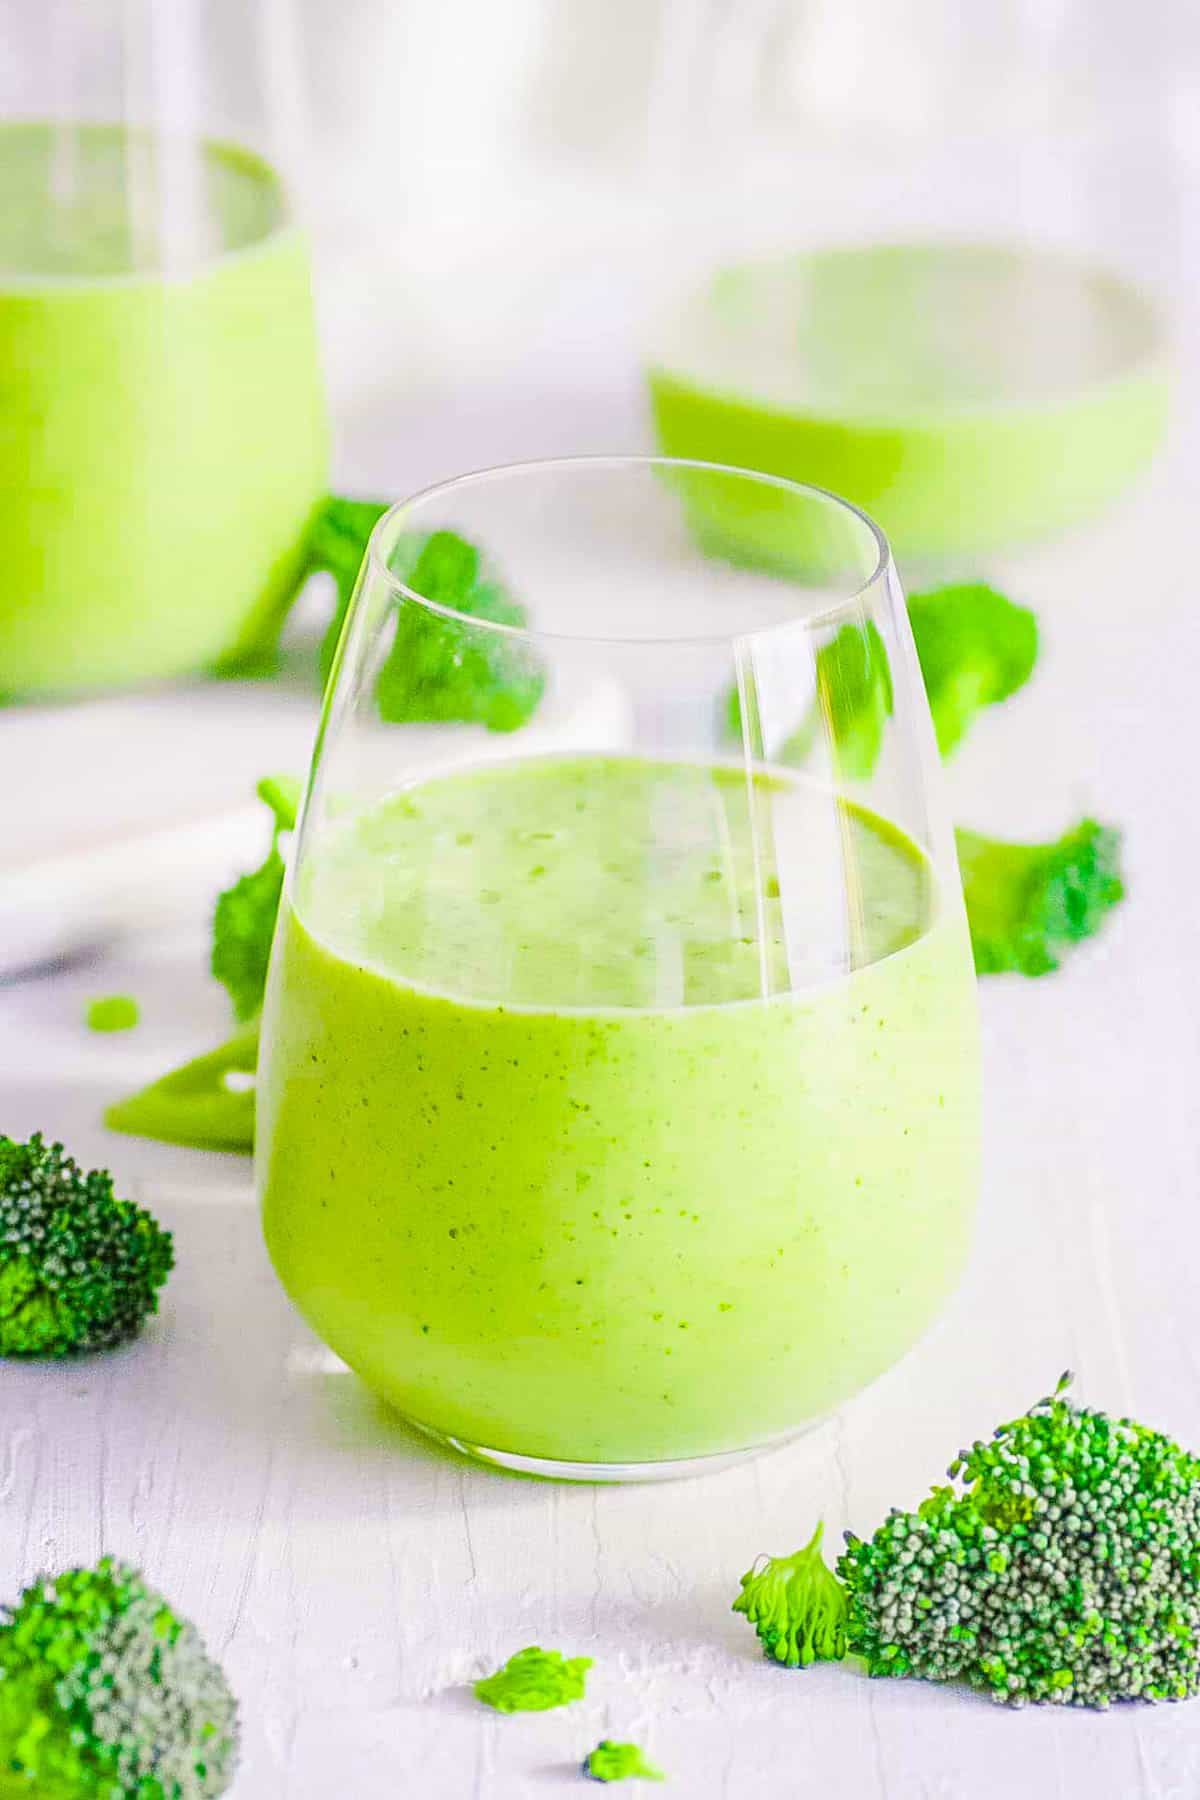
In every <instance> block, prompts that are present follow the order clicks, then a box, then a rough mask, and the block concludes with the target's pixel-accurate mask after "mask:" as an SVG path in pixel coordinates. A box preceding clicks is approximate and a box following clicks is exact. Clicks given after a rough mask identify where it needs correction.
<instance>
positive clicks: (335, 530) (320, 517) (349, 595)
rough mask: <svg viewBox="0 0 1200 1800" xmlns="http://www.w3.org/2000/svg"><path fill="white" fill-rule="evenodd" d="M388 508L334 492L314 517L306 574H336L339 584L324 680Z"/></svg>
mask: <svg viewBox="0 0 1200 1800" xmlns="http://www.w3.org/2000/svg"><path fill="white" fill-rule="evenodd" d="M386 511H387V502H386V501H384V500H344V499H341V498H339V497H338V496H337V495H336V494H331V495H330V496H329V498H328V500H326V502H325V504H324V506H323V507H322V508H321V510H320V511H319V512H318V514H317V516H316V518H315V519H314V521H313V524H312V530H311V533H310V535H309V540H308V564H307V567H306V569H305V574H306V575H316V574H325V575H332V576H333V580H334V585H335V587H336V588H337V606H336V608H335V610H334V614H333V618H332V619H331V620H330V622H329V628H328V630H327V631H326V633H325V637H324V640H323V641H322V644H321V680H322V682H323V683H324V682H327V681H328V680H329V673H330V670H331V669H332V668H333V659H334V656H335V655H336V653H337V647H338V643H339V641H340V639H341V635H342V626H343V625H344V624H345V623H346V614H347V612H348V611H349V610H350V602H351V600H352V599H353V598H354V584H355V582H356V581H357V580H358V571H359V569H360V568H361V567H362V560H363V557H364V556H365V555H366V553H367V543H368V540H369V539H370V536H371V533H372V532H373V531H374V529H375V527H376V525H377V524H378V523H379V521H380V519H382V517H383V515H384V513H385V512H386Z"/></svg>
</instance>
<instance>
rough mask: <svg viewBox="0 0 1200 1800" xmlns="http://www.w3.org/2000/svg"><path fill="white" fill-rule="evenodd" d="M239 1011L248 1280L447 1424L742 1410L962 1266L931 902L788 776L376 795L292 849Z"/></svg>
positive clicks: (960, 1160) (596, 775) (546, 1449)
mask: <svg viewBox="0 0 1200 1800" xmlns="http://www.w3.org/2000/svg"><path fill="white" fill-rule="evenodd" d="M822 834H824V836H825V840H826V841H825V842H822ZM818 866H819V867H820V869H821V870H822V871H823V874H824V877H825V879H824V880H822V879H819V878H818V876H817V874H816V872H815V871H816V870H817V868H818ZM764 995H765V996H767V997H765V998H764ZM264 1046H265V1058H264V1068H263V1071H262V1074H261V1077H260V1090H259V1178H260V1188H261V1195H262V1206H263V1220H264V1229H265V1233H266V1239H267V1244H268V1247H269V1249H270V1253H271V1256H272V1258H273V1261H274V1263H275V1267H276V1269H277V1271H278V1273H279V1275H280V1278H281V1280H282V1281H283V1284H284V1286H285V1287H286V1288H287V1290H288V1292H289V1293H290V1294H291V1295H292V1297H293V1299H294V1300H295V1301H296V1303H297V1305H298V1306H299V1307H300V1309H301V1311H302V1312H303V1313H304V1315H305V1317H306V1318H307V1319H308V1321H309V1322H310V1324H311V1325H312V1326H313V1327H314V1329H315V1330H316V1331H317V1332H318V1333H319V1334H320V1335H321V1336H322V1338H324V1339H325V1341H326V1342H327V1343H328V1344H330V1345H331V1346H332V1347H333V1349H334V1350H336V1351H337V1352H338V1353H339V1354H340V1355H341V1356H342V1357H344V1358H345V1359H346V1361H348V1362H349V1363H350V1364H351V1365H352V1366H353V1367H354V1368H355V1369H356V1370H357V1371H358V1372H359V1373H360V1374H361V1375H362V1376H363V1377H364V1379H365V1380H366V1381H368V1382H369V1383H370V1384H371V1385H372V1386H373V1387H375V1388H376V1389H378V1390H379V1392H380V1393H381V1394H383V1395H385V1396H386V1397H387V1399H388V1400H390V1401H391V1402H393V1403H394V1404H395V1405H396V1406H397V1407H398V1408H399V1409H400V1410H401V1411H402V1412H404V1413H405V1414H407V1415H408V1416H409V1417H410V1418H412V1419H414V1420H416V1421H418V1422H419V1423H421V1424H422V1425H425V1426H427V1427H431V1428H433V1429H435V1430H436V1431H439V1432H441V1433H444V1434H446V1435H448V1436H451V1437H454V1438H456V1439H459V1440H461V1441H463V1442H465V1443H467V1444H471V1445H475V1446H483V1447H486V1448H489V1449H493V1450H498V1451H501V1452H508V1453H510V1454H518V1455H523V1456H527V1457H535V1458H541V1459H547V1460H555V1461H563V1462H573V1463H602V1464H608V1465H617V1464H624V1463H647V1462H650V1463H657V1462H667V1461H672V1460H675V1459H685V1458H690V1457H698V1456H703V1455H706V1454H711V1453H715V1452H723V1451H730V1450H734V1449H738V1448H742V1447H746V1446H750V1445H755V1444H759V1443H763V1442H766V1441H768V1440H770V1439H772V1438H775V1437H777V1436H780V1435H781V1434H785V1433H787V1432H789V1431H791V1430H794V1429H795V1428H796V1427H798V1426H799V1425H801V1424H803V1423H804V1422H805V1421H808V1420H811V1419H813V1418H815V1417H817V1416H818V1415H820V1414H821V1413H823V1412H825V1411H826V1410H828V1409H829V1408H830V1407H832V1406H834V1405H836V1404H837V1403H838V1402H839V1401H841V1400H843V1399H845V1398H846V1397H847V1396H848V1395H849V1394H851V1393H853V1392H854V1391H855V1390H856V1389H857V1388H859V1387H861V1386H862V1385H863V1384H864V1383H866V1382H868V1381H870V1380H871V1379H872V1377H873V1376H875V1375H878V1374H879V1373H880V1372H881V1371H882V1370H884V1369H886V1368H887V1367H888V1366H889V1365H890V1364H892V1363H893V1362H895V1361H896V1359H897V1358H898V1357H899V1356H900V1355H901V1354H902V1353H903V1352H904V1351H905V1350H906V1349H907V1348H908V1346H909V1345H910V1344H912V1343H913V1341H914V1340H915V1339H916V1338H917V1337H918V1336H919V1335H920V1333H921V1332H922V1331H923V1330H924V1328H925V1327H926V1326H927V1325H928V1324H929V1322H930V1320H931V1319H932V1318H933V1316H934V1315H935V1313H936V1312H937V1310H938V1308H939V1306H940V1305H941V1303H942V1301H943V1300H944V1299H945V1297H946V1295H947V1293H948V1292H949V1290H950V1288H951V1287H952V1286H953V1284H954V1282H955V1279H956V1277H957V1275H958V1273H959V1270H960V1268H961V1265H962V1262H963V1258H964V1255H965V1252H966V1247H967V1241H968V1235H969V1229H970V1224H971V1216H972V1211H973V1204H974V1189H975V1180H976V1157H977V1136H978V1125H977V1118H976V1109H977V1088H978V1071H977V1056H976V1024H975V1015H974V981H973V976H972V972H971V964H970V953H969V949H968V946H967V939H966V933H965V927H964V925H963V922H962V919H961V916H960V913H959V911H958V910H957V909H954V910H949V909H943V908H942V906H941V903H940V900H939V896H938V894H937V891H936V887H935V884H934V880H933V877H932V874H931V871H930V868H929V865H928V863H927V862H926V860H925V859H924V857H923V856H922V855H921V854H920V853H919V852H918V851H917V850H916V848H915V847H914V846H913V844H912V843H911V842H910V841H909V840H908V839H907V838H906V837H905V836H903V835H902V834H901V833H900V832H899V831H897V830H896V829H895V828H894V827H892V826H891V825H890V824H888V823H886V822H885V821H884V820H882V819H880V818H878V817H876V816H874V815H872V814H871V813H868V812H866V811H865V810H862V809H860V808H858V807H856V806H852V805H850V804H847V803H839V804H837V805H835V804H834V803H833V802H832V800H831V798H830V796H829V795H828V794H827V793H822V792H821V790H819V789H817V788H816V787H815V786H813V785H811V784H807V783H805V782H804V781H803V780H801V779H791V778H784V777H782V776H780V777H774V776H772V777H760V778H759V779H758V781H757V782H756V784H755V785H754V787H753V788H750V787H749V786H748V784H747V782H746V778H745V775H744V773H743V772H742V771H741V770H734V769H731V768H724V767H720V766H707V765H702V764H682V763H659V762H652V761H644V760H640V759H636V758H621V757H604V756H594V757H586V756H583V757H572V758H561V759H559V758H546V759H532V760H525V761H519V760H517V761H512V762H509V763H501V764H497V765H494V766H492V767H489V768H486V769H483V768H481V769H476V770H471V771H465V772H460V773H453V774H448V775H446V776H443V777H441V778H438V779H436V780H430V781H428V782H426V783H424V784H422V785H419V786H415V787H413V788H411V789H408V790H405V791H402V792H400V793H398V794H396V795H394V796H393V797H391V798H390V799H388V800H386V801H385V802H384V803H382V804H381V805H379V806H378V807H376V808H374V809H372V810H370V811H368V812H366V813H364V814H362V815H360V816H358V817H357V818H355V819H352V820H351V821H350V822H348V823H345V824H342V825H339V826H338V827H336V828H335V829H334V830H333V831H332V833H331V835H330V836H329V837H328V838H327V839H326V841H325V842H324V843H323V844H322V845H319V846H318V847H317V848H316V849H315V850H313V851H312V852H311V853H310V854H309V855H307V856H306V857H305V859H304V861H303V863H302V865H301V868H300V871H299V876H298V881H297V888H296V892H295V894H294V895H293V896H292V901H291V903H290V906H289V908H288V910H286V911H285V913H284V915H283V917H282V918H281V923H280V931H279V936H278V939H277V943H276V949H275V956H274V960H273V967H272V972H271V981H270V988H269V992H268V1002H267V1011H266V1016H265V1020H264Z"/></svg>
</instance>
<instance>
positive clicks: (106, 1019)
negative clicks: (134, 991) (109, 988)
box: [84, 994, 142, 1031]
mask: <svg viewBox="0 0 1200 1800" xmlns="http://www.w3.org/2000/svg"><path fill="white" fill-rule="evenodd" d="M141 1016H142V1015H141V1012H140V1011H139V1009H138V1003H137V1001H136V1000H135V999H134V998H133V996H132V995H131V994H107V995H105V996H104V998H103V999H100V1000H89V1001H88V1005H87V1011H86V1013H85V1014H84V1018H85V1020H86V1022H87V1027H88V1030H89V1031H132V1030H133V1028H134V1026H135V1025H136V1024H137V1022H138V1020H139V1019H140V1018H141Z"/></svg>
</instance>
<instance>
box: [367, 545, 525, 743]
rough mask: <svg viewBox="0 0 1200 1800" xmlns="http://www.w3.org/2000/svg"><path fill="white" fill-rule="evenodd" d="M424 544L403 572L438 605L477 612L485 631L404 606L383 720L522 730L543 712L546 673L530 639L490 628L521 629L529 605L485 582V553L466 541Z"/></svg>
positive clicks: (383, 684)
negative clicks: (541, 704) (434, 722)
mask: <svg viewBox="0 0 1200 1800" xmlns="http://www.w3.org/2000/svg"><path fill="white" fill-rule="evenodd" d="M416 544H419V547H416ZM416 544H414V545H413V546H410V550H411V549H412V548H415V549H416V554H415V556H414V557H413V559H412V562H411V566H410V567H408V568H407V571H406V572H404V573H401V572H400V570H397V573H399V574H400V579H401V580H402V581H403V582H404V584H405V586H406V587H410V588H411V589H412V590H413V592H414V593H416V594H419V595H420V596H421V598H422V599H424V600H428V601H431V602H433V604H434V605H436V606H445V607H449V608H451V609H452V610H453V611H454V612H456V613H467V614H470V615H471V617H472V618H476V619H479V620H480V621H481V622H482V623H483V626H484V628H483V629H480V630H475V629H473V628H472V627H471V626H469V625H464V624H463V622H462V620H461V619H456V618H455V619H452V618H444V617H442V616H441V615H440V614H439V613H436V612H431V611H430V610H429V609H428V608H427V607H423V606H420V605H418V604H417V603H416V602H415V601H405V602H402V603H401V604H400V606H399V609H398V612H397V618H396V636H395V641H394V642H393V644H392V648H391V651H390V652H389V654H388V658H387V661H386V662H385V663H384V665H383V668H382V669H381V670H380V672H379V680H378V683H377V685H376V690H375V694H376V701H377V704H378V707H379V714H380V717H381V718H383V719H386V720H388V721H389V722H391V723H403V722H404V721H406V720H429V721H442V722H456V723H460V724H475V725H486V727H487V728H488V730H489V731H516V730H517V729H518V728H519V727H520V726H522V725H524V724H525V723H526V722H527V721H528V720H529V719H530V718H531V717H532V715H533V713H534V712H535V711H536V710H537V707H538V704H539V702H540V701H541V698H542V694H543V691H544V689H545V685H546V676H545V671H544V670H543V668H542V667H541V665H540V664H539V663H538V661H537V660H536V658H535V657H534V656H533V655H532V653H531V651H530V648H529V646H528V644H527V643H526V642H525V640H524V639H523V638H521V637H519V636H514V635H511V634H510V633H508V632H504V631H493V630H490V629H487V627H488V626H492V625H502V626H504V625H507V626H512V627H513V628H514V630H519V629H520V628H521V627H522V626H523V625H524V624H525V623H526V614H525V609H524V607H523V606H520V605H518V603H517V602H516V601H515V600H514V599H513V598H512V597H511V595H509V594H508V593H506V592H505V590H504V589H503V588H502V587H501V586H500V584H499V583H498V582H496V581H494V580H488V579H485V578H484V576H483V574H482V572H481V571H482V563H481V558H480V554H479V551H478V550H477V549H476V548H475V546H474V545H473V544H469V543H468V542H467V541H466V539H465V538H461V537H458V536H457V535H456V534H455V533H454V532H452V531H435V532H432V533H431V534H430V535H429V536H427V537H425V538H423V539H420V540H417V541H416ZM394 561H395V559H394Z"/></svg>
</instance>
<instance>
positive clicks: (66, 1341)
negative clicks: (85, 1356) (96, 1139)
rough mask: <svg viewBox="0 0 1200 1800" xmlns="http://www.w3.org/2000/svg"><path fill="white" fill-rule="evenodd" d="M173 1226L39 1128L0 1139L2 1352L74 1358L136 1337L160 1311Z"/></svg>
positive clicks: (171, 1259) (171, 1256)
mask: <svg viewBox="0 0 1200 1800" xmlns="http://www.w3.org/2000/svg"><path fill="white" fill-rule="evenodd" d="M173 1262H174V1251H173V1248H172V1240H171V1234H170V1232H169V1231H164V1230H163V1229H162V1227H161V1226H160V1225H159V1224H158V1223H157V1222H156V1220H154V1219H153V1218H151V1216H150V1214H149V1213H148V1212H144V1211H143V1210H142V1209H141V1207H138V1206H134V1205H133V1203H132V1202H131V1201H129V1200H118V1199H117V1198H116V1197H115V1195H114V1193H113V1182H112V1176H111V1175H109V1174H107V1173H106V1172H105V1171H103V1170H99V1169H96V1170H93V1171H92V1173H91V1174H88V1175H85V1174H84V1173H83V1171H82V1169H80V1168H79V1166H78V1164H77V1163H75V1162H74V1161H73V1160H72V1159H71V1157H69V1156H67V1155H66V1153H65V1152H64V1150H63V1147H62V1145H61V1144H47V1143H46V1142H45V1141H44V1139H43V1138H42V1136H41V1133H40V1132H37V1133H35V1134H34V1136H33V1137H31V1138H30V1140H29V1142H28V1143H27V1144H22V1143H17V1142H14V1140H13V1139H12V1138H8V1137H0V1356H14V1357H23V1356H36V1357H51V1356H73V1355H79V1354H82V1353H84V1352H87V1351H92V1350H107V1349H110V1348H112V1347H113V1346H114V1345H116V1344H123V1343H126V1342H127V1341H128V1340H129V1339H130V1338H134V1337H136V1336H137V1334H138V1332H139V1331H140V1330H141V1328H142V1326H143V1325H144V1324H145V1322H146V1320H147V1319H148V1318H150V1317H151V1316H152V1314H154V1313H155V1312H157V1310H158V1290H159V1288H160V1287H161V1286H162V1285H163V1283H164V1282H165V1280H166V1279H167V1276H168V1274H169V1273H170V1271H171V1268H172V1266H173Z"/></svg>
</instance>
